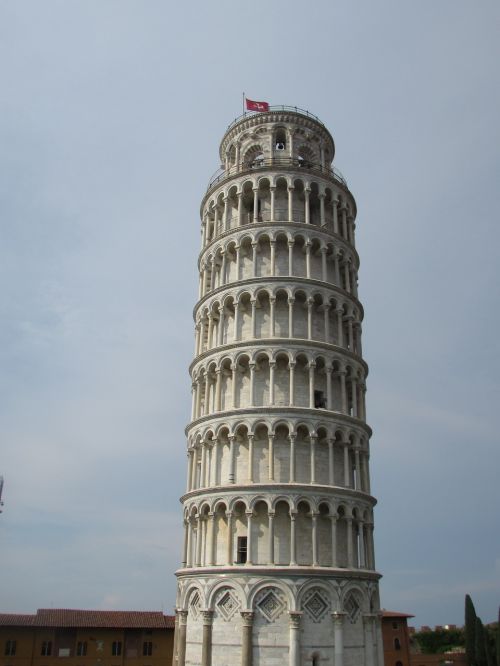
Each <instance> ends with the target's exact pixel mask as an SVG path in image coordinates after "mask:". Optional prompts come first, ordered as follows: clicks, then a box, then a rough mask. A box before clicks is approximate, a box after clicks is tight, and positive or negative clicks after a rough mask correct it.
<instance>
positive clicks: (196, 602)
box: [189, 592, 201, 620]
mask: <svg viewBox="0 0 500 666" xmlns="http://www.w3.org/2000/svg"><path fill="white" fill-rule="evenodd" d="M200 605H201V602H200V595H199V594H198V592H195V593H194V594H193V596H192V597H191V602H190V604H189V610H190V612H191V615H192V616H193V618H194V619H195V620H197V619H198V616H199V614H200Z"/></svg>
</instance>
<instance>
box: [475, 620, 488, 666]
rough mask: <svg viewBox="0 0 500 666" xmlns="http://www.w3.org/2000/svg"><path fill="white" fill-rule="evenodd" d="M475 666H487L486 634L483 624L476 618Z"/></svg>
mask: <svg viewBox="0 0 500 666" xmlns="http://www.w3.org/2000/svg"><path fill="white" fill-rule="evenodd" d="M474 663H475V666H488V662H487V659H486V632H485V631H484V627H483V623H482V622H481V620H480V619H479V618H478V617H477V618H476V645H475V650H474Z"/></svg>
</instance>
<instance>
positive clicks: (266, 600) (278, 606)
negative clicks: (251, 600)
mask: <svg viewBox="0 0 500 666" xmlns="http://www.w3.org/2000/svg"><path fill="white" fill-rule="evenodd" d="M257 608H258V609H259V611H260V612H261V613H262V615H263V616H264V617H265V618H266V620H267V621H268V622H274V621H275V620H276V619H277V618H278V617H279V616H280V615H281V613H282V612H283V611H284V610H285V608H286V605H285V603H284V602H283V601H282V600H281V599H280V598H279V597H278V595H277V594H276V593H275V592H274V590H269V592H266V593H265V594H264V596H263V597H262V598H261V599H260V600H259V601H258V602H257Z"/></svg>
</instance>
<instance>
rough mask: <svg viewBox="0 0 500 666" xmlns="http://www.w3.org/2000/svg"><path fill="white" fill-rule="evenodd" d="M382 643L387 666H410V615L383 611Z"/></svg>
mask: <svg viewBox="0 0 500 666" xmlns="http://www.w3.org/2000/svg"><path fill="white" fill-rule="evenodd" d="M381 615H382V641H383V645H384V663H385V666H410V665H411V663H412V662H411V655H410V635H409V631H408V618H409V617H414V616H413V615H409V614H408V613H397V612H395V611H387V610H385V609H384V610H382V611H381Z"/></svg>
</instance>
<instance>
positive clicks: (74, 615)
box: [0, 608, 174, 666]
mask: <svg viewBox="0 0 500 666" xmlns="http://www.w3.org/2000/svg"><path fill="white" fill-rule="evenodd" d="M173 629H174V618H173V617H170V616H168V615H163V613H161V612H150V611H148V612H141V611H96V610H69V609H45V608H42V609H39V610H38V611H37V612H36V614H35V615H17V614H9V613H0V650H1V652H0V655H1V659H2V660H1V661H0V666H55V665H56V664H57V665H58V666H59V665H60V664H61V659H64V663H65V664H66V666H101V665H102V666H125V665H127V666H166V664H169V663H170V661H171V659H172V650H173V638H174V631H173Z"/></svg>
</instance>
